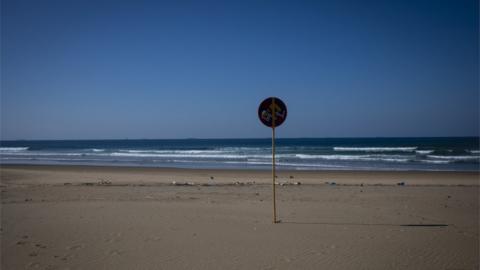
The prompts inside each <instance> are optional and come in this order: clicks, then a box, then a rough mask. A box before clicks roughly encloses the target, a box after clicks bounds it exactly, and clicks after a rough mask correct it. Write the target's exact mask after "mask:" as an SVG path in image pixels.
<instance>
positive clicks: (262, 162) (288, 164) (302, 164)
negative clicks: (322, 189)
mask: <svg viewBox="0 0 480 270" xmlns="http://www.w3.org/2000/svg"><path fill="white" fill-rule="evenodd" d="M223 163H227V164H247V165H272V162H265V161H225V162H223ZM275 164H276V165H278V166H289V167H316V168H346V167H347V166H341V165H328V164H308V163H290V162H278V161H277V162H275Z"/></svg>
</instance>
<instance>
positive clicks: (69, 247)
mask: <svg viewBox="0 0 480 270" xmlns="http://www.w3.org/2000/svg"><path fill="white" fill-rule="evenodd" d="M84 247H85V245H84V244H79V245H74V246H68V247H67V250H77V249H81V248H84Z"/></svg>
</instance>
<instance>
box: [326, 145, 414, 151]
mask: <svg viewBox="0 0 480 270" xmlns="http://www.w3.org/2000/svg"><path fill="white" fill-rule="evenodd" d="M417 148H418V147H416V146H412V147H334V148H333V150H334V151H349V152H413V151H415V150H416V149H417Z"/></svg>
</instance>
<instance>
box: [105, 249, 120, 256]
mask: <svg viewBox="0 0 480 270" xmlns="http://www.w3.org/2000/svg"><path fill="white" fill-rule="evenodd" d="M122 254H123V252H122V251H120V250H117V249H114V250H110V251H109V252H108V255H110V256H120V255H122Z"/></svg>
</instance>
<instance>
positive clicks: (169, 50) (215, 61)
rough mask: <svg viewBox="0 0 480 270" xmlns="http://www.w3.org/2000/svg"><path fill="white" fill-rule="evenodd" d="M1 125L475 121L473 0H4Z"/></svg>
mask: <svg viewBox="0 0 480 270" xmlns="http://www.w3.org/2000/svg"><path fill="white" fill-rule="evenodd" d="M1 3H2V4H1V5H2V6H1V23H2V24H1V75H2V78H1V138H2V139H123V138H192V137H195V138H246V137H268V136H270V130H269V129H268V128H266V127H264V126H262V125H261V124H260V122H259V120H258V119H257V106H258V105H259V103H260V102H261V101H262V100H263V99H264V98H266V97H268V96H278V97H280V98H282V99H283V100H284V101H285V103H286V104H287V106H288V109H289V116H288V119H287V120H286V122H285V123H284V125H283V126H282V127H280V128H279V129H278V136H280V137H358V136H361V137H364V136H373V137H377V136H464V135H475V136H477V135H478V134H479V90H478V87H479V85H478V72H479V68H478V59H479V55H478V31H479V29H478V19H479V18H478V8H479V7H478V1H477V0H455V1H452V0H446V1H442V0H432V1H422V0H418V1H413V0H412V1H408V0H407V1H405V0H401V1H392V0H384V1H342V0H339V1H334V0H331V1H243V0H242V1H134V0H131V1H120V0H110V1H99V0H57V1H52V0H42V1H38V0H28V1H25V0H2V1H1Z"/></svg>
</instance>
